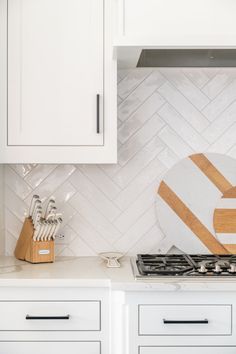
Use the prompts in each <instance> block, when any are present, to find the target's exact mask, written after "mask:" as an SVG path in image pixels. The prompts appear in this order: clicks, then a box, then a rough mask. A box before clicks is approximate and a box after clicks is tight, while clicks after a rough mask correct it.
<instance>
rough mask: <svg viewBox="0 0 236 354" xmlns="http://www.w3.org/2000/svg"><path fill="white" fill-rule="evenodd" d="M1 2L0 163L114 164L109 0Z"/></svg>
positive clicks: (113, 72) (113, 76)
mask: <svg viewBox="0 0 236 354" xmlns="http://www.w3.org/2000/svg"><path fill="white" fill-rule="evenodd" d="M0 2H1V9H0V10H1V13H2V14H3V15H4V13H5V15H6V19H5V17H4V16H3V19H5V26H4V24H2V28H3V32H4V29H5V34H6V43H5V45H6V54H7V63H6V73H7V75H6V76H7V77H6V97H5V99H6V112H5V115H4V114H1V132H2V138H3V139H2V143H1V145H2V144H3V145H2V146H1V147H0V162H3V163H4V162H6V163H8V162H9V163H11V162H15V163H17V162H19V163H20V162H39V163H40V162H42V163H47V162H50V163H53V162H57V163H60V162H61V163H63V162H64V163H67V162H69V163H73V162H74V163H80V162H82V163H86V162H88V163H92V162H94V163H99V162H102V163H103V162H115V160H116V133H115V129H116V124H115V120H116V107H115V98H114V97H115V79H116V72H115V66H114V64H115V63H114V62H113V59H112V53H111V50H110V47H111V44H110V42H109V41H110V39H109V38H108V35H107V36H106V35H105V33H104V28H105V25H106V27H107V29H108V30H109V23H108V21H109V20H108V19H107V18H108V15H110V14H109V11H110V9H109V4H108V1H107V0H86V1H84V0H8V1H7V0H0ZM105 9H106V12H107V18H106V16H105V11H104V10H105ZM3 22H4V21H3ZM1 42H2V43H4V35H2V38H1ZM2 61H4V59H2ZM3 64H4V63H3ZM104 68H105V69H104ZM106 80H107V82H106ZM105 86H106V88H107V91H106V92H105V89H104V87H105ZM108 90H109V91H108ZM2 91H3V90H2ZM3 95H4V93H1V96H3ZM1 99H2V97H1ZM107 101H111V102H110V103H106V102H107ZM3 113H4V112H3ZM3 117H5V118H3ZM3 120H4V121H3Z"/></svg>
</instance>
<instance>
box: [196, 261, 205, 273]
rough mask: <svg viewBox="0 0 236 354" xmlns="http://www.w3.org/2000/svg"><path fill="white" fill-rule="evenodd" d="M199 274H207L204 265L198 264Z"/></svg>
mask: <svg viewBox="0 0 236 354" xmlns="http://www.w3.org/2000/svg"><path fill="white" fill-rule="evenodd" d="M198 272H199V273H207V268H206V266H205V263H201V264H200V268H199V269H198Z"/></svg>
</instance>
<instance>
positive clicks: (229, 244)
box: [213, 187, 236, 254]
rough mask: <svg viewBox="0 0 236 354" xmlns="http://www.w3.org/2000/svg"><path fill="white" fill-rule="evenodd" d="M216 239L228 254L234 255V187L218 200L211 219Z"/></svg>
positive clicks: (235, 242) (235, 211)
mask: <svg viewBox="0 0 236 354" xmlns="http://www.w3.org/2000/svg"><path fill="white" fill-rule="evenodd" d="M213 224H214V229H215V233H216V237H217V239H218V240H219V242H221V243H222V244H223V246H224V247H225V248H226V249H227V250H228V251H229V252H230V253H234V254H235V253H236V187H233V188H230V189H229V190H227V191H226V192H225V193H223V195H222V197H221V198H220V199H219V201H218V203H217V206H216V209H215V211H214V218H213Z"/></svg>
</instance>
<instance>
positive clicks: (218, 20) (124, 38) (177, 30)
mask: <svg viewBox="0 0 236 354" xmlns="http://www.w3.org/2000/svg"><path fill="white" fill-rule="evenodd" d="M119 4H120V8H119V9H118V11H117V12H118V13H119V19H120V21H119V31H118V32H119V33H118V39H117V43H116V44H118V45H128V44H129V45H137V46H138V45H143V46H145V45H146V46H152V45H154V46H164V47H168V46H170V47H175V46H191V47H193V46H205V45H206V46H227V45H229V46H231V45H232V46H235V45H236V26H235V16H234V15H235V12H236V2H235V1H234V0H178V1H176V0H148V1H147V0H119Z"/></svg>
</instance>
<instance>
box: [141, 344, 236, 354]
mask: <svg viewBox="0 0 236 354" xmlns="http://www.w3.org/2000/svg"><path fill="white" fill-rule="evenodd" d="M235 350H236V347H228V348H227V347H219V346H218V347H152V346H150V347H140V350H139V354H189V353H191V354H199V352H201V353H202V354H235Z"/></svg>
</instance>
